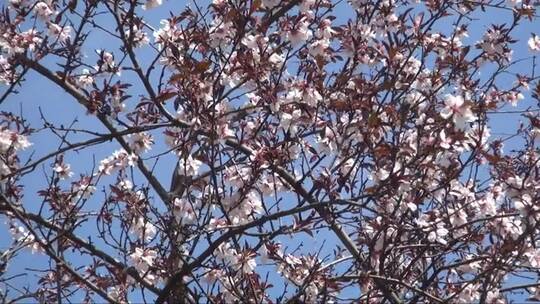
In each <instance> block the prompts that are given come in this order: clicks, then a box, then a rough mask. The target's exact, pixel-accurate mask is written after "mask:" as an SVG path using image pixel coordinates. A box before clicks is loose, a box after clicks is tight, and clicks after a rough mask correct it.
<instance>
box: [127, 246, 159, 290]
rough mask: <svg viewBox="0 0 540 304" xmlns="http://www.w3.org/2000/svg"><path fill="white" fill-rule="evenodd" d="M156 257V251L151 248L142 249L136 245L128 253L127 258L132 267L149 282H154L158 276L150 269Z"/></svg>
mask: <svg viewBox="0 0 540 304" xmlns="http://www.w3.org/2000/svg"><path fill="white" fill-rule="evenodd" d="M156 259H157V251H155V250H153V249H148V248H146V249H143V248H140V247H136V248H135V250H134V251H133V252H132V253H131V254H130V255H129V260H130V262H131V264H132V265H133V267H135V269H136V270H137V271H138V272H139V274H140V275H141V276H143V277H144V278H145V279H146V280H148V281H149V282H151V283H155V282H156V281H157V280H158V277H157V276H156V275H155V274H153V273H152V271H151V270H150V268H151V267H153V266H154V263H155V260H156Z"/></svg>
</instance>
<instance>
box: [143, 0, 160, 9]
mask: <svg viewBox="0 0 540 304" xmlns="http://www.w3.org/2000/svg"><path fill="white" fill-rule="evenodd" d="M161 4H163V0H146V3H145V4H143V6H142V8H143V9H144V10H149V9H153V8H156V7H158V6H160V5H161Z"/></svg>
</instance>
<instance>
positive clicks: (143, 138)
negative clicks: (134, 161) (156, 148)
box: [129, 132, 154, 154]
mask: <svg viewBox="0 0 540 304" xmlns="http://www.w3.org/2000/svg"><path fill="white" fill-rule="evenodd" d="M129 139H130V147H131V149H133V152H134V153H136V154H140V153H144V152H146V151H149V150H151V149H152V144H154V139H153V138H152V135H150V134H149V133H147V132H138V133H134V134H131V136H130V138H129Z"/></svg>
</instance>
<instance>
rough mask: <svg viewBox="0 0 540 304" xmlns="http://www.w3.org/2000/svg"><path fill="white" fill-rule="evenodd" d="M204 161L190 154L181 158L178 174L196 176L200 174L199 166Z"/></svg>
mask: <svg viewBox="0 0 540 304" xmlns="http://www.w3.org/2000/svg"><path fill="white" fill-rule="evenodd" d="M201 165H202V162H201V161H200V160H198V159H195V158H193V157H192V156H191V155H188V157H186V158H180V160H179V161H178V174H180V175H185V176H196V175H197V174H199V168H200V167H201Z"/></svg>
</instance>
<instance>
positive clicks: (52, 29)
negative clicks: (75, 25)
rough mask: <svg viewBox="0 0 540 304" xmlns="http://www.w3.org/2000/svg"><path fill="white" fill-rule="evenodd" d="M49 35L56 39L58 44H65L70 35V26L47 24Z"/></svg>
mask: <svg viewBox="0 0 540 304" xmlns="http://www.w3.org/2000/svg"><path fill="white" fill-rule="evenodd" d="M49 35H50V36H52V37H54V38H56V39H57V40H58V41H59V42H66V41H67V40H69V38H70V35H71V26H68V25H65V26H60V25H58V24H55V23H49Z"/></svg>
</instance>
